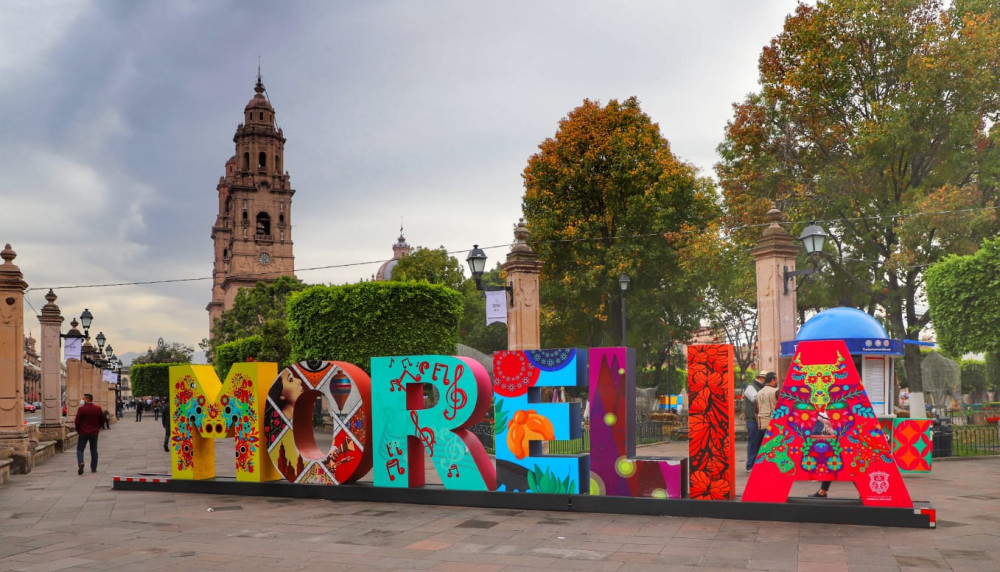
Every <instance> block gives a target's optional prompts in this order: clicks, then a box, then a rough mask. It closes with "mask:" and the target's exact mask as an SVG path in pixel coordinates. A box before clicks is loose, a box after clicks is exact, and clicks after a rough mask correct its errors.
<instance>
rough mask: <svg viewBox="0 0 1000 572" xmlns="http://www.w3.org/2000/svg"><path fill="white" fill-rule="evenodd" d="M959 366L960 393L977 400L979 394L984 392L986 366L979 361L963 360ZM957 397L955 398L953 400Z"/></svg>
mask: <svg viewBox="0 0 1000 572" xmlns="http://www.w3.org/2000/svg"><path fill="white" fill-rule="evenodd" d="M960 364H961V366H962V393H968V394H969V395H972V396H973V398H974V399H977V400H978V397H979V396H980V394H981V393H982V392H983V391H985V390H986V364H985V363H984V362H982V361H980V360H971V359H964V360H962V361H961V362H960ZM958 397H959V396H957V395H956V396H955V398H958Z"/></svg>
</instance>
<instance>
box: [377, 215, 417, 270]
mask: <svg viewBox="0 0 1000 572" xmlns="http://www.w3.org/2000/svg"><path fill="white" fill-rule="evenodd" d="M409 254H410V245H409V244H407V242H406V238H405V237H404V236H403V227H400V228H399V238H398V239H396V244H393V245H392V258H391V259H390V260H386V261H385V262H384V263H382V266H379V269H378V272H376V273H375V280H379V281H381V280H392V271H393V269H394V268H396V263H398V262H399V259H400V258H402V257H404V256H407V255H409Z"/></svg>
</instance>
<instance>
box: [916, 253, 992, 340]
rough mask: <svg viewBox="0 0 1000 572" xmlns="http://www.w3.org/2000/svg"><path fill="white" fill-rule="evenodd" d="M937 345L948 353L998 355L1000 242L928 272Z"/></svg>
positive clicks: (939, 264) (946, 262) (938, 265)
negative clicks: (987, 353) (986, 353)
mask: <svg viewBox="0 0 1000 572" xmlns="http://www.w3.org/2000/svg"><path fill="white" fill-rule="evenodd" d="M927 301H928V303H929V304H930V308H931V314H932V316H933V320H934V328H935V330H936V331H937V334H938V343H940V344H941V347H942V348H944V349H945V350H946V351H949V352H951V353H962V352H990V353H996V352H1000V329H998V328H997V324H1000V238H998V239H993V240H986V241H984V243H983V247H982V248H981V249H980V250H979V251H978V252H976V253H975V254H972V255H970V256H950V257H948V258H946V259H944V260H942V261H941V262H938V263H937V264H934V265H933V266H931V267H930V268H929V269H928V270H927Z"/></svg>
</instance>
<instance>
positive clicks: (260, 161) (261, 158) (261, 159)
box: [257, 151, 267, 170]
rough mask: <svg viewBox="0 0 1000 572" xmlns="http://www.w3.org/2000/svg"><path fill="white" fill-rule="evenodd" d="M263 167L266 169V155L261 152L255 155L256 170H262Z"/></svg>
mask: <svg viewBox="0 0 1000 572" xmlns="http://www.w3.org/2000/svg"><path fill="white" fill-rule="evenodd" d="M265 167H267V153H265V152H263V151H261V152H260V154H259V155H257V168H258V169H260V170H264V168H265Z"/></svg>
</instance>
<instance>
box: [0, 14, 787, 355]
mask: <svg viewBox="0 0 1000 572" xmlns="http://www.w3.org/2000/svg"><path fill="white" fill-rule="evenodd" d="M622 4H623V5H622ZM794 6H795V2H794V1H792V0H770V1H767V2H753V3H749V2H740V1H738V0H717V1H712V2H701V3H690V2H662V1H658V2H652V1H650V2H628V3H611V2H569V1H564V2H529V1H514V2H504V3H491V4H487V5H481V4H477V3H468V2H458V1H453V2H401V1H400V2H367V3H349V2H291V3H280V4H275V3H265V2H237V1H232V2H193V1H189V2H153V1H150V2H133V1H125V0H122V1H119V2H105V1H101V2H96V1H95V2H79V3H65V2H53V3H46V2H23V3H18V4H17V5H16V9H12V10H9V11H8V12H7V14H5V17H4V19H3V21H2V23H0V48H2V49H0V71H2V72H3V74H4V76H5V82H4V83H3V84H0V109H4V110H7V111H6V116H5V117H4V120H3V134H4V136H3V137H2V138H0V193H2V197H3V204H4V208H3V214H2V215H0V216H2V218H0V221H2V224H0V242H10V243H11V244H12V245H13V247H14V249H15V250H17V252H18V254H19V256H18V259H17V260H16V263H18V264H19V265H20V266H21V268H22V270H23V271H24V273H25V279H26V280H27V282H28V283H29V285H30V286H31V287H43V286H44V287H49V286H53V287H65V286H70V285H78V284H95V283H118V282H136V281H158V280H168V279H178V278H198V277H208V276H210V275H211V265H212V245H211V240H210V238H209V233H210V227H211V225H212V223H213V222H214V218H215V213H216V209H217V196H216V192H215V185H216V183H217V182H218V179H219V176H220V175H221V174H222V172H223V166H224V163H225V161H226V160H227V159H228V158H229V157H230V155H232V153H233V143H232V135H233V132H234V130H235V128H236V125H237V124H238V123H239V122H240V120H241V118H242V110H243V106H244V105H245V104H246V102H247V101H248V100H249V99H250V97H251V95H252V86H253V81H254V76H255V73H256V66H257V57H258V55H259V56H260V58H261V64H262V70H263V75H264V81H265V84H266V86H267V88H268V94H269V96H270V98H271V101H272V103H273V104H274V106H275V109H276V112H277V118H278V123H279V125H280V126H281V127H282V128H283V129H284V131H285V135H286V137H287V138H288V143H287V145H286V159H285V160H286V167H287V169H288V170H289V172H290V173H291V176H292V184H293V186H294V187H295V188H296V190H297V193H296V195H295V199H294V203H293V224H294V228H293V237H294V240H295V252H296V266H297V267H299V268H309V267H318V266H331V265H350V264H354V263H358V262H364V261H380V260H384V259H386V258H388V257H389V256H391V245H392V243H393V242H394V241H395V238H396V235H397V232H398V227H399V224H400V221H401V220H402V222H403V224H404V225H405V229H406V231H405V232H406V236H407V239H408V240H409V242H410V243H411V244H414V245H423V246H429V247H436V246H445V247H446V248H448V249H449V250H456V251H464V250H467V249H469V248H471V246H472V244H473V243H478V244H480V245H487V246H503V245H506V244H509V243H510V241H511V239H512V235H511V227H512V224H513V223H514V222H516V220H517V218H518V217H519V216H520V202H521V195H522V193H523V189H522V183H521V171H522V170H523V169H524V166H525V164H526V161H527V159H528V157H529V156H530V155H531V154H533V153H534V152H535V151H536V149H537V146H538V144H539V143H540V142H541V141H542V140H543V139H545V138H546V137H550V136H552V135H553V134H554V133H555V130H556V128H557V124H558V121H559V119H561V118H562V117H564V116H565V115H566V114H567V113H568V112H569V111H570V110H571V109H573V108H574V107H576V106H577V105H579V104H580V103H581V101H582V100H583V99H584V98H591V99H599V100H601V101H607V100H608V99H611V98H618V99H622V98H627V97H629V96H631V95H637V96H638V97H639V98H640V100H641V101H642V104H643V109H644V110H645V111H646V112H647V113H648V114H649V115H650V116H651V117H652V118H653V119H654V121H657V122H658V123H659V124H660V127H661V129H662V131H663V133H664V134H665V136H666V137H667V138H668V139H669V140H670V141H671V145H672V148H673V151H674V152H675V153H676V154H677V155H678V156H680V157H681V158H682V159H684V160H687V161H689V162H691V163H692V164H694V165H696V166H697V167H699V168H700V169H701V170H702V172H703V173H704V174H711V172H710V171H711V166H712V164H713V163H714V162H715V161H716V160H717V158H716V155H715V147H716V145H717V144H718V143H719V141H721V138H722V132H723V128H724V125H725V122H726V121H727V120H728V119H729V117H730V116H731V104H732V103H733V102H734V101H738V100H741V99H742V98H743V96H744V95H745V94H746V93H748V92H750V91H753V90H754V89H755V88H756V85H755V82H756V77H757V71H756V60H757V57H758V56H759V53H760V49H761V47H762V46H763V45H765V44H766V43H767V42H768V41H769V39H770V38H771V37H772V36H774V35H775V34H777V33H778V32H779V31H780V30H781V26H782V23H783V18H784V16H785V15H786V14H787V13H788V12H790V11H791V10H793V9H794ZM504 253H505V248H494V249H491V250H489V251H488V254H489V256H490V258H491V260H493V261H496V260H500V259H501V258H502V257H503V256H504ZM459 257H460V258H464V256H459ZM377 267H378V264H369V265H356V266H347V267H344V268H339V269H328V270H317V271H309V272H302V273H301V274H300V278H302V279H304V280H305V281H307V282H311V283H342V282H352V281H356V280H358V279H361V278H367V277H369V276H370V275H371V274H373V273H374V272H375V270H376V269H377ZM43 294H44V292H41V291H35V290H33V291H30V292H29V298H28V299H29V301H30V302H31V303H32V304H33V305H34V308H35V310H37V309H40V307H41V305H42V304H44V299H43V297H42V296H43ZM57 294H58V295H59V300H58V302H57V303H59V304H60V306H61V307H62V309H63V313H64V315H66V316H67V317H68V316H71V315H79V313H80V312H81V311H82V310H83V308H84V307H89V308H90V309H91V311H93V312H94V314H95V315H96V316H97V317H96V318H95V323H94V327H95V328H96V329H99V330H102V331H104V332H105V334H106V335H107V336H108V337H109V339H111V340H112V343H114V345H115V347H116V349H117V350H118V351H120V352H125V351H143V350H145V348H146V347H148V346H150V345H152V344H154V343H155V341H156V339H157V337H160V336H162V337H164V338H165V339H167V340H168V341H180V342H184V343H188V344H195V343H197V341H198V340H200V339H201V338H202V337H205V336H206V335H207V322H208V320H207V314H206V312H205V310H204V308H205V304H207V302H208V301H209V298H210V282H209V281H207V280H204V281H200V282H198V281H195V282H179V283H170V284H159V285H144V286H121V287H108V288H99V289H98V288H93V289H69V288H57ZM67 320H68V318H67ZM26 327H27V328H28V329H30V330H35V331H37V320H35V318H34V312H33V311H32V310H31V308H29V309H28V316H27V317H26Z"/></svg>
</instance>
